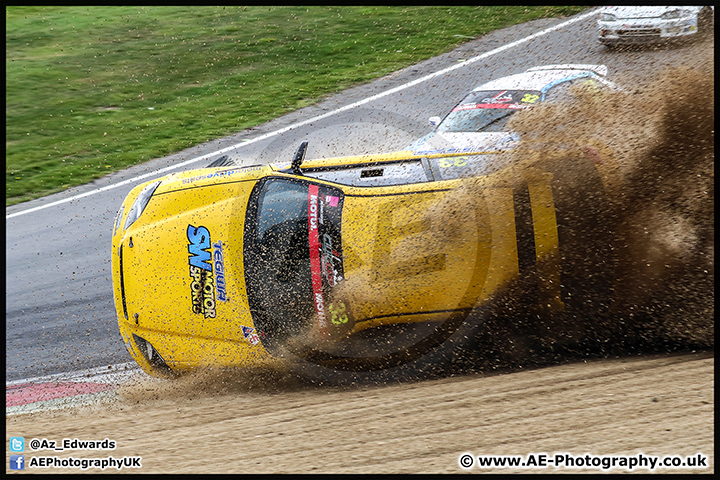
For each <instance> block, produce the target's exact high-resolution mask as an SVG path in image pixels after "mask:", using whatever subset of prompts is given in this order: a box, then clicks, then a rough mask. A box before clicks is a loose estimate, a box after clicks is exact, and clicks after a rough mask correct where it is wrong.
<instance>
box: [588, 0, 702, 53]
mask: <svg viewBox="0 0 720 480" xmlns="http://www.w3.org/2000/svg"><path fill="white" fill-rule="evenodd" d="M713 14H714V7H710V6H694V7H691V6H670V7H658V6H639V7H627V6H622V7H603V8H601V9H600V10H599V11H598V21H597V25H598V41H599V42H600V43H602V44H603V45H606V46H613V45H628V44H648V43H660V42H668V41H673V40H674V41H680V40H690V39H692V38H696V37H697V36H698V34H702V33H704V32H707V31H709V30H711V29H712V24H713Z"/></svg>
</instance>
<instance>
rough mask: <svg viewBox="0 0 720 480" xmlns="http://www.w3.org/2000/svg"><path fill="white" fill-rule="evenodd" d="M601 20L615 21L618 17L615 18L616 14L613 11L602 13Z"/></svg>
mask: <svg viewBox="0 0 720 480" xmlns="http://www.w3.org/2000/svg"><path fill="white" fill-rule="evenodd" d="M600 20H601V21H603V22H614V21H615V20H617V18H615V15H613V14H612V13H601V14H600Z"/></svg>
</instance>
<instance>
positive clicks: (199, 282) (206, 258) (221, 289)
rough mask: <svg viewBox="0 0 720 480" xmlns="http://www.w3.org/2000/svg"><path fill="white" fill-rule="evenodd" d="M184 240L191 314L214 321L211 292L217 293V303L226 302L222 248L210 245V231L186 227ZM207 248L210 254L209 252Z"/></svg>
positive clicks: (219, 243) (213, 301)
mask: <svg viewBox="0 0 720 480" xmlns="http://www.w3.org/2000/svg"><path fill="white" fill-rule="evenodd" d="M187 238H188V242H189V243H188V253H189V254H190V256H189V257H188V263H189V264H190V278H192V283H191V284H190V298H191V299H192V310H193V313H196V314H202V315H203V316H204V317H205V318H215V316H216V312H215V305H216V304H215V290H216V289H217V299H218V300H220V301H223V302H226V301H227V293H226V289H225V261H224V258H223V244H222V242H217V243H212V242H211V240H210V231H209V230H208V229H207V228H205V227H202V226H201V227H195V226H194V225H188V229H187ZM211 247H212V248H213V252H212V253H211V252H210V251H209V250H210V248H211ZM213 266H214V267H215V268H214V270H213Z"/></svg>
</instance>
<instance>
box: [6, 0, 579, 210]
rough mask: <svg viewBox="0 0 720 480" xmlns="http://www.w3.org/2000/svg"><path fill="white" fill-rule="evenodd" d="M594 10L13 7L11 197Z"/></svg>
mask: <svg viewBox="0 0 720 480" xmlns="http://www.w3.org/2000/svg"><path fill="white" fill-rule="evenodd" d="M585 8H586V7H568V6H562V7H537V6H533V7H523V6H501V7H462V6H451V7H441V6H431V7H405V6H401V7H397V6H396V7H387V6H368V7H362V6H353V7H322V6H312V7H294V6H280V7H261V6H252V7H234V6H233V7H198V6H195V7H164V6H157V7H156V6H152V7H138V6H134V7H85V6H82V7H20V6H15V7H6V9H5V19H6V33H5V38H6V68H5V72H6V82H7V83H6V91H5V99H6V107H5V108H6V110H5V114H6V130H5V132H6V133H5V135H6V137H5V145H6V167H5V185H6V189H5V190H6V203H5V204H6V206H7V205H13V204H16V203H20V202H23V201H27V200H30V199H32V198H37V197H41V196H44V195H48V194H50V193H54V192H58V191H62V190H64V189H67V188H69V187H71V186H75V185H79V184H83V183H86V182H89V181H92V180H93V179H96V178H99V177H102V176H104V175H106V174H108V173H110V172H113V171H117V170H121V169H123V168H126V167H128V166H131V165H135V164H138V163H141V162H145V161H148V160H151V159H153V158H158V157H162V156H165V155H168V154H171V153H173V152H177V151H180V150H182V149H185V148H188V147H190V146H193V145H197V144H200V143H203V142H207V141H209V140H212V139H215V138H218V137H222V136H225V135H229V134H232V133H236V132H239V131H241V130H244V129H247V128H250V127H253V126H256V125H259V124H262V123H264V122H267V121H269V120H271V119H273V118H277V117H278V116H281V115H283V114H285V113H287V112H290V111H293V110H297V109H299V108H302V107H305V106H308V105H311V104H313V103H315V102H317V101H318V100H319V99H321V98H323V97H324V96H327V95H330V94H332V93H335V92H338V91H341V90H343V89H346V88H348V87H352V86H354V85H358V84H361V83H364V82H368V81H370V80H372V79H374V78H378V77H381V76H383V75H386V74H388V73H390V72H393V71H395V70H398V69H401V68H404V67H406V66H408V65H412V64H414V63H417V62H420V61H422V60H425V59H427V58H430V57H433V56H436V55H439V54H442V53H444V52H447V51H449V50H451V49H453V48H455V47H456V46H458V45H460V44H462V43H464V42H467V41H468V40H469V39H472V38H476V37H478V36H481V35H484V34H486V33H488V32H490V31H492V30H496V29H499V28H503V27H507V26H510V25H513V24H517V23H522V22H526V21H529V20H533V19H537V18H543V17H558V16H567V15H571V14H575V13H577V12H580V11H582V10H584V9H585Z"/></svg>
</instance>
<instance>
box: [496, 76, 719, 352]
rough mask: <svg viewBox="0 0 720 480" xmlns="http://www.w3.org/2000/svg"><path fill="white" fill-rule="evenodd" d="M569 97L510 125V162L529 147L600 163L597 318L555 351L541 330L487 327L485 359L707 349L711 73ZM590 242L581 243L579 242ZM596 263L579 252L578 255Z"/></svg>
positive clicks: (524, 322) (575, 320)
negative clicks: (610, 279)
mask: <svg viewBox="0 0 720 480" xmlns="http://www.w3.org/2000/svg"><path fill="white" fill-rule="evenodd" d="M573 93H574V95H573V96H572V97H571V99H570V100H568V101H565V102H562V103H553V104H551V103H548V104H544V105H539V106H538V107H536V108H533V109H531V110H528V111H524V112H521V113H520V114H518V115H517V116H516V117H515V118H514V119H513V120H511V122H512V123H511V124H510V128H512V129H513V130H516V131H518V132H520V133H521V134H522V138H523V139H524V141H523V144H522V145H521V146H520V148H519V149H518V150H517V151H515V152H513V155H518V156H519V157H522V156H523V155H527V154H528V153H529V152H530V151H533V150H537V148H538V144H541V145H546V146H547V145H553V144H555V145H563V146H566V147H567V146H568V145H574V146H575V147H577V148H578V150H583V151H584V153H585V154H586V155H587V156H588V157H589V158H593V156H594V155H595V156H597V160H598V161H599V162H600V163H602V162H603V161H605V165H598V167H599V169H602V168H603V167H604V169H605V170H604V174H605V175H606V177H605V178H604V181H605V186H606V188H607V191H608V193H609V199H610V206H609V209H608V210H607V211H606V214H607V215H606V214H604V215H603V216H602V217H600V218H602V222H601V223H600V224H597V225H588V226H587V227H588V228H590V229H592V230H594V231H602V230H603V229H608V230H611V231H613V232H614V233H615V237H616V242H615V245H614V247H613V249H612V253H613V254H614V256H615V259H616V262H617V265H616V267H615V269H614V286H613V288H612V289H611V292H610V296H609V298H607V302H605V303H603V306H606V307H607V308H606V309H605V311H602V312H600V311H598V310H595V309H592V308H591V309H586V310H584V311H583V312H582V315H573V316H572V317H571V318H569V319H566V322H568V323H566V324H565V325H564V326H565V327H570V328H569V329H570V330H572V328H573V327H574V328H575V329H576V333H577V330H579V332H580V334H579V335H576V336H575V337H574V338H573V339H572V341H571V342H567V341H566V342H562V341H561V339H559V338H558V335H557V334H556V333H554V332H552V328H549V327H548V326H547V325H543V323H542V320H537V321H536V322H535V324H534V323H533V319H532V318H524V319H520V321H519V322H518V324H517V325H516V326H515V327H514V328H513V327H509V326H508V325H507V323H506V322H505V321H499V320H498V319H497V318H495V319H493V320H491V321H490V322H489V323H490V325H489V327H488V329H487V333H488V334H489V335H490V336H492V337H493V340H486V341H485V347H486V348H487V350H486V352H493V351H494V352H496V353H501V352H502V353H505V354H506V355H505V356H506V357H507V356H508V355H507V352H508V351H511V352H513V353H512V355H510V357H512V363H515V364H518V363H522V362H527V361H531V360H532V359H535V360H537V361H540V362H542V361H544V360H547V358H552V359H553V360H554V361H557V360H562V359H564V358H566V357H567V356H573V355H577V354H580V355H587V354H591V355H601V356H608V355H622V354H627V353H637V352H648V351H653V352H658V351H660V352H665V351H676V350H691V349H705V348H713V347H714V322H713V319H714V78H713V77H712V74H708V73H706V72H701V71H698V70H695V69H691V68H686V67H683V68H676V69H670V70H667V71H664V72H660V73H659V74H658V76H657V78H656V79H655V80H654V81H653V82H652V83H651V84H650V85H649V86H648V87H646V88H642V89H636V90H634V91H628V90H626V91H622V92H597V91H593V90H592V89H589V88H579V89H577V90H575V91H574V92H573ZM608 152H610V160H611V162H610V164H608V155H607V154H608ZM603 159H604V160H603ZM577 181H578V182H582V181H583V180H582V179H580V178H579V179H578V180H577ZM578 202H582V199H581V198H578ZM592 208H593V207H592V202H588V205H586V206H585V207H584V209H585V210H586V211H587V212H589V213H590V212H591V211H592ZM591 235H592V232H585V237H586V238H587V239H589V238H591ZM594 254H595V252H593V251H592V249H590V248H588V251H587V252H586V255H588V256H591V255H594ZM591 270H592V269H590V270H589V271H588V272H586V273H587V274H588V275H589V274H591ZM568 287H569V288H571V289H572V287H573V286H572V285H569V286H568ZM511 291H512V294H511V296H510V297H509V299H508V300H506V301H505V303H504V305H503V306H501V307H500V308H499V311H500V312H501V313H502V314H503V315H506V316H509V314H511V313H512V312H511V310H512V308H510V306H511V305H513V304H514V303H515V302H516V300H517V298H519V297H522V296H523V294H524V293H525V292H524V291H523V286H522V285H519V286H515V288H514V290H512V289H511ZM600 310H602V309H600ZM560 323H561V325H562V321H561V322H560ZM528 337H530V338H532V340H530V341H528V340H527V339H528ZM504 338H509V339H511V340H510V341H504V340H503V339H504ZM559 340H560V341H559ZM576 340H577V342H576ZM483 361H484V362H485V364H487V359H484V360H483Z"/></svg>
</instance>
